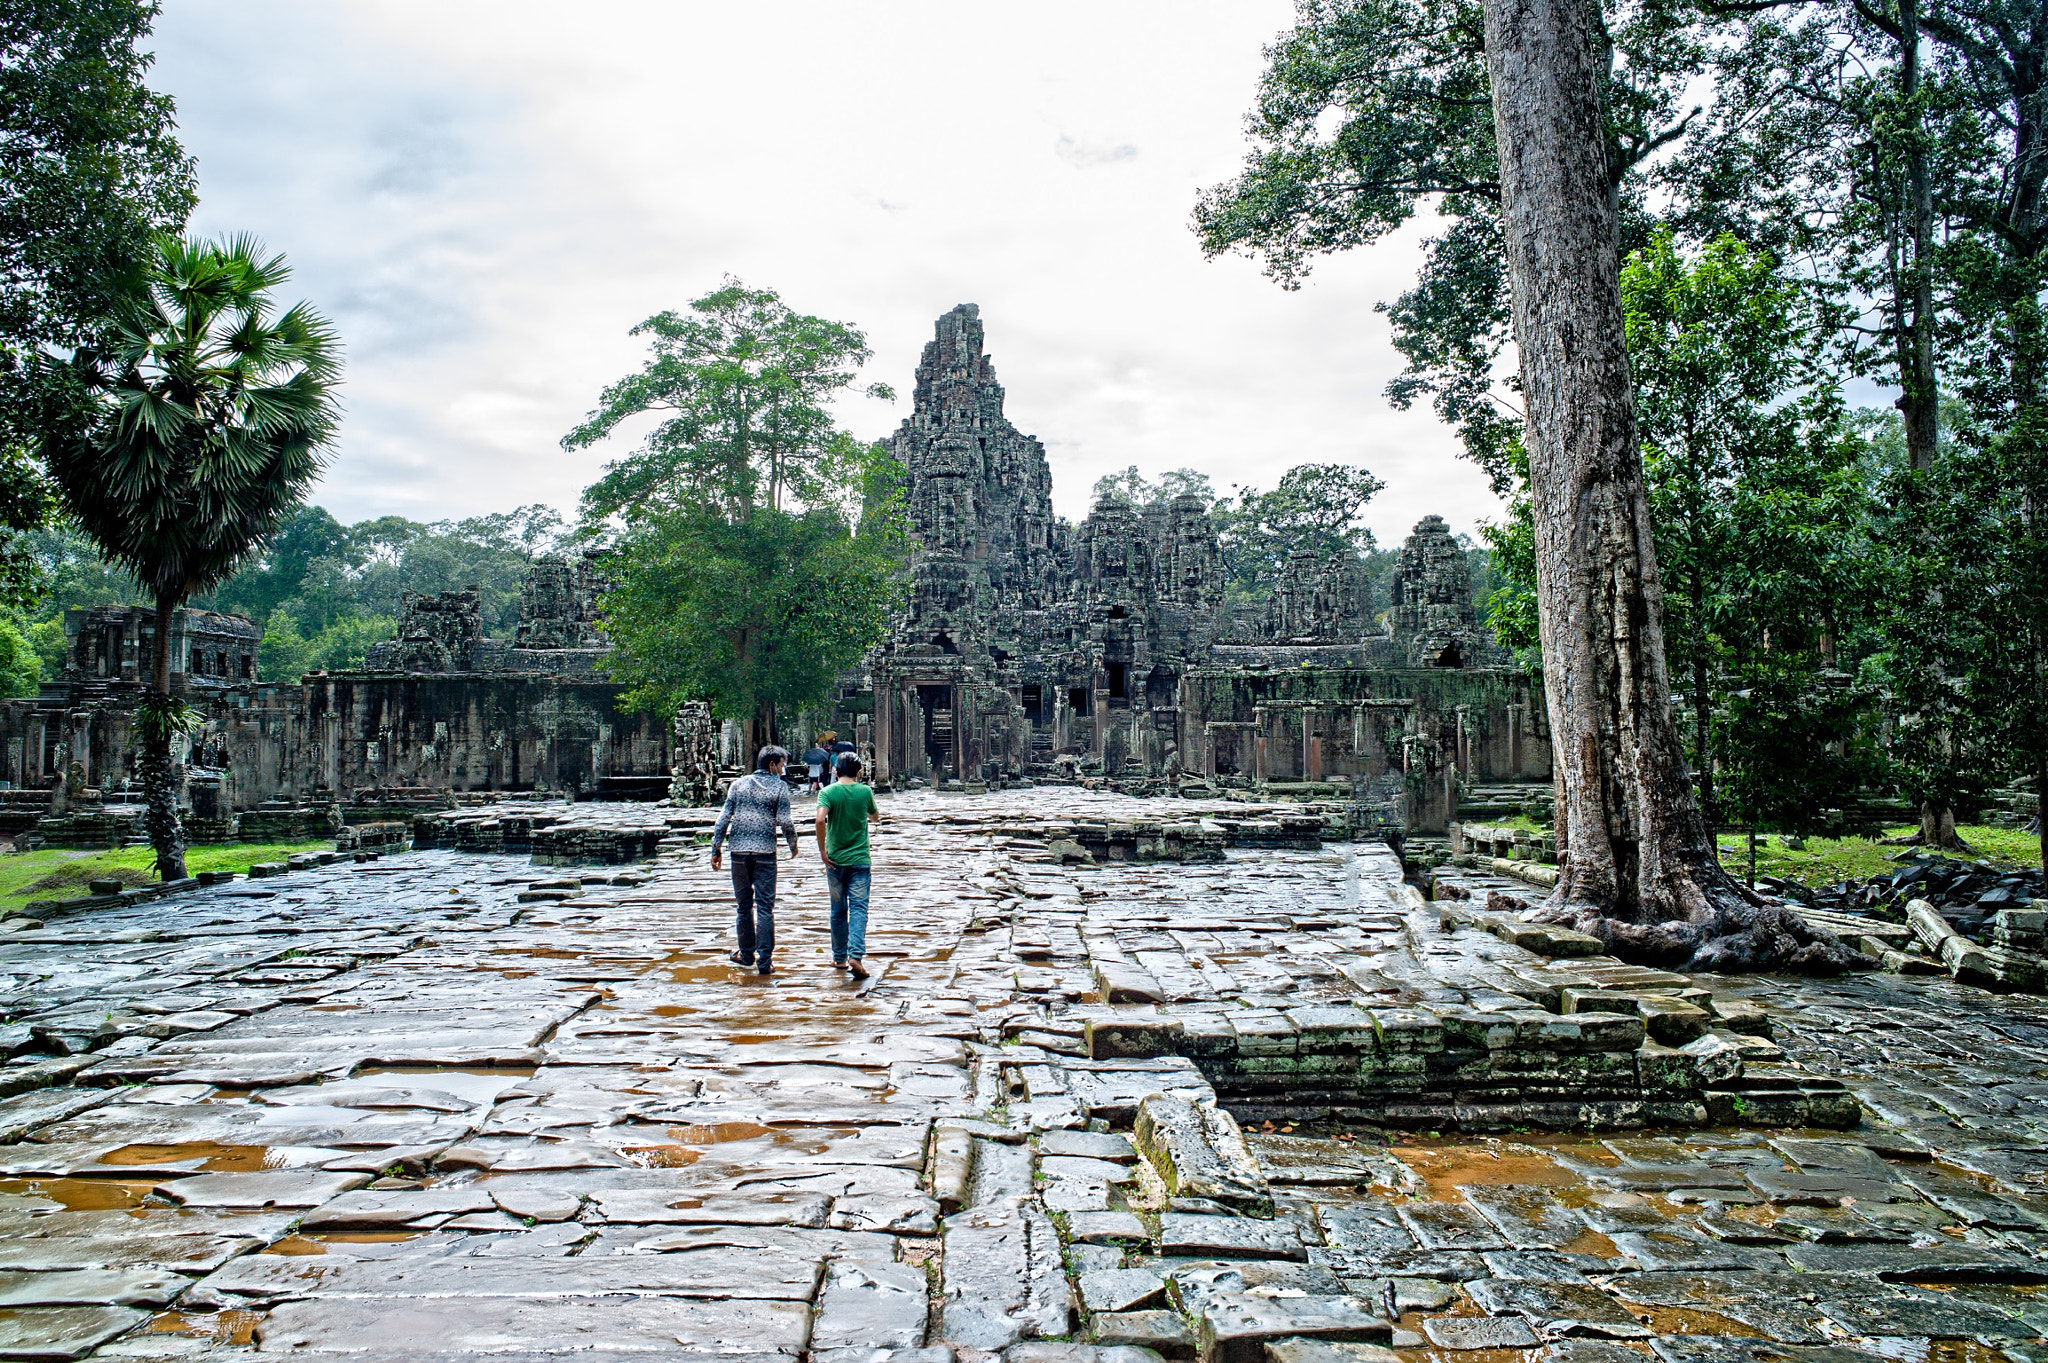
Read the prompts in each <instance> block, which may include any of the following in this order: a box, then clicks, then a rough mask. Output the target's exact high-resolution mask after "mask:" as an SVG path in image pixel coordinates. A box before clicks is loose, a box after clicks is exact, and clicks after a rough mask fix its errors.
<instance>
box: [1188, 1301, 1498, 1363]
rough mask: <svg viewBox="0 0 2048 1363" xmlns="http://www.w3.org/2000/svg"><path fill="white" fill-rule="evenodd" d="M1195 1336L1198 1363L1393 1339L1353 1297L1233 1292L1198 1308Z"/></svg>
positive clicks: (1258, 1361) (1250, 1362)
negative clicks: (1298, 1345)
mask: <svg viewBox="0 0 2048 1363" xmlns="http://www.w3.org/2000/svg"><path fill="white" fill-rule="evenodd" d="M1197 1335H1198V1338H1199V1341H1200V1347H1201V1351H1202V1358H1203V1360H1204V1363H1265V1359H1266V1345H1267V1344H1268V1343H1270V1342H1272V1341H1275V1340H1281V1339H1290V1338H1297V1339H1318V1340H1341V1341H1355V1342H1358V1343H1362V1344H1386V1343H1388V1342H1390V1341H1391V1340H1392V1338H1393V1326H1392V1325H1390V1324H1389V1323H1388V1322H1387V1321H1386V1320H1384V1319H1382V1318H1381V1317H1380V1316H1379V1315H1378V1313H1377V1312H1375V1311H1374V1310H1373V1308H1372V1307H1371V1305H1370V1304H1368V1303H1366V1302H1364V1301H1362V1300H1360V1299H1359V1298H1357V1297H1266V1296H1255V1295H1253V1294H1251V1293H1248V1292H1239V1293H1229V1294H1225V1295H1221V1296H1218V1297H1215V1298H1213V1299H1212V1300H1210V1301H1209V1302H1208V1303H1207V1304H1206V1305H1205V1306H1204V1307H1203V1309H1202V1318H1201V1323H1200V1326H1199V1328H1198V1331H1197ZM1530 1342H1531V1343H1534V1342H1535V1341H1534V1340H1533V1338H1532V1339H1531V1341H1530Z"/></svg>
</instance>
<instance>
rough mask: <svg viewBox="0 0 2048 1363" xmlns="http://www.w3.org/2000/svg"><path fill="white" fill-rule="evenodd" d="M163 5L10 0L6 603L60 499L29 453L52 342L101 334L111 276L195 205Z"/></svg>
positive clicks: (1, 481) (23, 602)
mask: <svg viewBox="0 0 2048 1363" xmlns="http://www.w3.org/2000/svg"><path fill="white" fill-rule="evenodd" d="M156 12H157V11H156V6H155V5H154V4H148V3H139V2H138V0H17V2H16V3H11V4H9V5H7V6H6V7H4V9H0V605H6V606H10V607H15V608H25V607H27V606H28V605H29V604H30V602H31V599H32V597H33V596H34V594H35V591H36V589H37V582H36V571H35V570H36V560H35V556H34V555H33V554H32V553H31V552H30V549H29V546H27V545H25V544H24V543H23V535H24V532H27V531H32V530H34V529H36V528H37V527H38V526H41V525H42V524H44V523H45V521H46V520H47V519H48V517H49V515H50V513H51V511H52V509H53V505H54V503H53V498H52V496H51V490H50V488H49V486H48V484H47V482H46V481H45V480H44V478H43V475H42V471H41V469H40V468H39V467H38V465H37V463H36V461H35V459H34V458H33V457H32V454H31V450H32V447H33V446H34V444H35V439H36V434H37V432H38V430H39V429H40V426H41V423H42V421H43V417H44V412H45V409H46V407H47V405H48V403H49V402H50V401H51V398H52V394H51V391H50V381H51V379H52V376H53V372H54V371H53V369H52V367H51V366H50V365H49V364H48V363H47V354H48V353H49V352H51V351H55V350H68V349H71V348H73V347H76V346H79V345H82V344H85V343H87V342H88V341H90V340H92V339H93V338H95V337H97V336H98V335H100V334H101V331H102V329H103V326H104V323H105V320H106V319H107V317H108V316H109V315H110V314H111V312H112V311H113V307H112V295H111V294H110V289H112V288H114V287H116V284H115V281H116V280H118V279H119V278H120V277H121V276H122V275H123V274H124V273H125V272H127V271H129V270H131V269H132V268H133V267H134V265H135V263H136V262H137V261H138V260H140V259H142V258H143V257H145V256H146V255H147V254H148V250H149V246H150V241H151V238H152V236H153V235H154V234H155V233H157V232H161V231H175V230H177V229H178V228H179V227H180V226H182V225H183V223H184V221H185V215H186V214H187V213H189V212H190V211H191V208H192V203H193V175H192V163H191V161H190V159H189V158H188V157H186V155H185V154H184V152H183V150H182V149H180V147H179V146H178V143H177V140H176V138H175V137H174V135H173V131H172V129H173V124H172V107H171V101H170V100H169V99H168V98H167V97H166V96H163V95H160V94H157V93H156V92H154V91H152V90H150V89H149V88H148V87H147V86H146V85H145V84H144V83H143V78H144V76H145V74H146V73H147V71H148V68H149V63H150V58H149V56H148V55H147V54H146V53H145V52H143V51H140V50H139V48H140V46H141V44H142V43H143V42H144V40H145V39H146V38H147V37H148V35H149V28H150V24H151V22H152V21H153V20H154V19H155V17H156Z"/></svg>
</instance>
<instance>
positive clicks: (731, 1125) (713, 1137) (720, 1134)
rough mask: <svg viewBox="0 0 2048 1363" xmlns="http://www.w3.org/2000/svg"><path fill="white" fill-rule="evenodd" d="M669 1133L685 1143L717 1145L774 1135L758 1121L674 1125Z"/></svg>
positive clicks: (772, 1131) (770, 1129)
mask: <svg viewBox="0 0 2048 1363" xmlns="http://www.w3.org/2000/svg"><path fill="white" fill-rule="evenodd" d="M668 1134H669V1135H670V1136H672V1137H674V1138H675V1139H676V1140H677V1141H678V1142H679V1143H681V1144H683V1145H715V1144H718V1143H719V1142H721V1141H746V1140H752V1139H753V1138H754V1137H756V1136H772V1135H774V1134H775V1132H774V1130H773V1129H772V1128H770V1127H765V1126H762V1125H760V1124H759V1123H757V1122H709V1123H706V1124H704V1125H701V1126H672V1127H670V1128H669V1129H668Z"/></svg>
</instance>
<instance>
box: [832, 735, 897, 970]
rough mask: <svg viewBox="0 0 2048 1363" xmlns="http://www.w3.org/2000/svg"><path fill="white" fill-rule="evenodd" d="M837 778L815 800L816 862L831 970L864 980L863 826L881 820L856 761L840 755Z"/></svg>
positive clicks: (866, 873)
mask: <svg viewBox="0 0 2048 1363" xmlns="http://www.w3.org/2000/svg"><path fill="white" fill-rule="evenodd" d="M834 770H835V771H837V772H838V774H839V779H838V780H836V781H834V782H833V783H832V784H831V785H829V786H827V787H825V789H824V791H823V792H822V793H820V794H819V796H818V820H817V824H818V857H819V859H820V860H822V861H823V862H824V863H825V884H826V886H827V888H829V889H830V890H831V893H832V968H833V969H834V970H846V971H850V972H852V974H853V977H854V978H855V979H856V980H864V979H866V978H867V977H868V970H867V967H866V966H864V965H862V964H861V957H863V956H865V955H867V954H868V880H869V859H868V822H869V821H870V820H873V821H874V822H875V823H880V822H881V821H882V811H881V810H880V809H878V808H877V807H876V805H875V792H874V791H872V790H870V789H869V788H868V787H867V786H865V785H863V784H861V779H860V759H859V758H858V757H855V756H854V755H853V754H852V753H850V752H849V753H841V754H840V755H839V760H838V762H837V763H836V764H835V765H834Z"/></svg>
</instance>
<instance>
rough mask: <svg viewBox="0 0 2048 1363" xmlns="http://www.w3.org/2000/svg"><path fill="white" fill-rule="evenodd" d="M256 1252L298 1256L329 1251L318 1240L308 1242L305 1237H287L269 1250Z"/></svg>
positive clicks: (272, 1245)
mask: <svg viewBox="0 0 2048 1363" xmlns="http://www.w3.org/2000/svg"><path fill="white" fill-rule="evenodd" d="M256 1252H257V1253H258V1254H286V1255H298V1254H325V1253H326V1252H327V1251H326V1250H325V1249H324V1248H322V1247H321V1244H320V1242H319V1241H318V1240H308V1239H307V1238H306V1237H305V1236H303V1235H287V1236H285V1237H284V1239H282V1240H279V1241H276V1242H275V1243H273V1244H271V1245H270V1246H269V1247H268V1248H265V1249H260V1250H258V1251H256Z"/></svg>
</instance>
